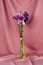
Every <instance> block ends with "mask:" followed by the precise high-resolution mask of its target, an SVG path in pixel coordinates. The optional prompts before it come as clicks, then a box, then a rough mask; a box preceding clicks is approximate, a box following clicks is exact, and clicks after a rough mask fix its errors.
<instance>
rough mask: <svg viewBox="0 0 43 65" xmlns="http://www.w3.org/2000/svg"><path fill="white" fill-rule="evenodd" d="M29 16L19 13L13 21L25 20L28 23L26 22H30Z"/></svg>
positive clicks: (25, 13)
mask: <svg viewBox="0 0 43 65" xmlns="http://www.w3.org/2000/svg"><path fill="white" fill-rule="evenodd" d="M28 17H29V14H28V13H27V12H26V11H25V12H24V13H21V12H20V13H19V14H18V15H15V16H13V19H16V20H21V21H22V20H24V22H25V23H26V21H27V20H28Z"/></svg>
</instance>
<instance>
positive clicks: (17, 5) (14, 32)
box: [0, 0, 43, 65]
mask: <svg viewBox="0 0 43 65" xmlns="http://www.w3.org/2000/svg"><path fill="white" fill-rule="evenodd" d="M24 4H25V5H24ZM19 11H22V12H24V11H27V12H28V13H29V16H30V17H29V20H30V21H28V22H27V24H26V25H25V26H24V29H23V30H24V32H23V40H24V47H25V51H26V52H27V53H28V54H31V53H33V54H34V55H38V56H42V55H43V0H25V1H24V0H0V57H1V56H6V55H14V56H15V54H16V53H18V50H19V29H18V26H17V23H16V21H15V20H13V19H12V17H13V16H14V15H15V14H17V13H19ZM32 16H33V17H32ZM31 18H32V19H31ZM29 22H30V23H29ZM9 58H10V56H9ZM41 58H43V57H41ZM2 59H3V58H2ZM37 59H38V58H37ZM0 60H1V59H0ZM38 60H39V59H38ZM42 60H43V59H42ZM35 61H36V60H34V63H35V64H36V63H37V62H35ZM38 62H39V61H38ZM40 63H42V61H40ZM0 65H1V64H0ZM2 65H6V64H2ZM9 65H11V64H9ZM12 65H13V64H12ZM22 65H23V64H22ZM27 65H28V64H27ZM38 65H39V64H38ZM42 65H43V63H42Z"/></svg>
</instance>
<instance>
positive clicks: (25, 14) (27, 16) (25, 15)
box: [23, 12, 29, 23]
mask: <svg viewBox="0 0 43 65" xmlns="http://www.w3.org/2000/svg"><path fill="white" fill-rule="evenodd" d="M23 15H24V21H25V23H26V21H27V20H28V18H29V14H28V13H27V12H24V14H23Z"/></svg>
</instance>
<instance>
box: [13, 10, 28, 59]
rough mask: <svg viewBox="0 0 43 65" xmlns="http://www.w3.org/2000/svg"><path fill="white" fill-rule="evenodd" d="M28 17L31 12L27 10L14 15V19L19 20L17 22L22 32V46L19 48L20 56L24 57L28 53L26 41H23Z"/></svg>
mask: <svg viewBox="0 0 43 65" xmlns="http://www.w3.org/2000/svg"><path fill="white" fill-rule="evenodd" d="M28 17H29V14H28V13H27V12H26V11H25V12H24V13H22V12H21V11H20V12H19V13H18V14H17V15H15V16H13V19H15V20H17V24H18V27H19V32H20V48H19V58H24V57H26V56H27V55H26V53H25V51H24V50H25V49H24V44H23V43H24V42H23V35H22V33H23V27H24V25H25V24H26V22H27V21H28Z"/></svg>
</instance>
